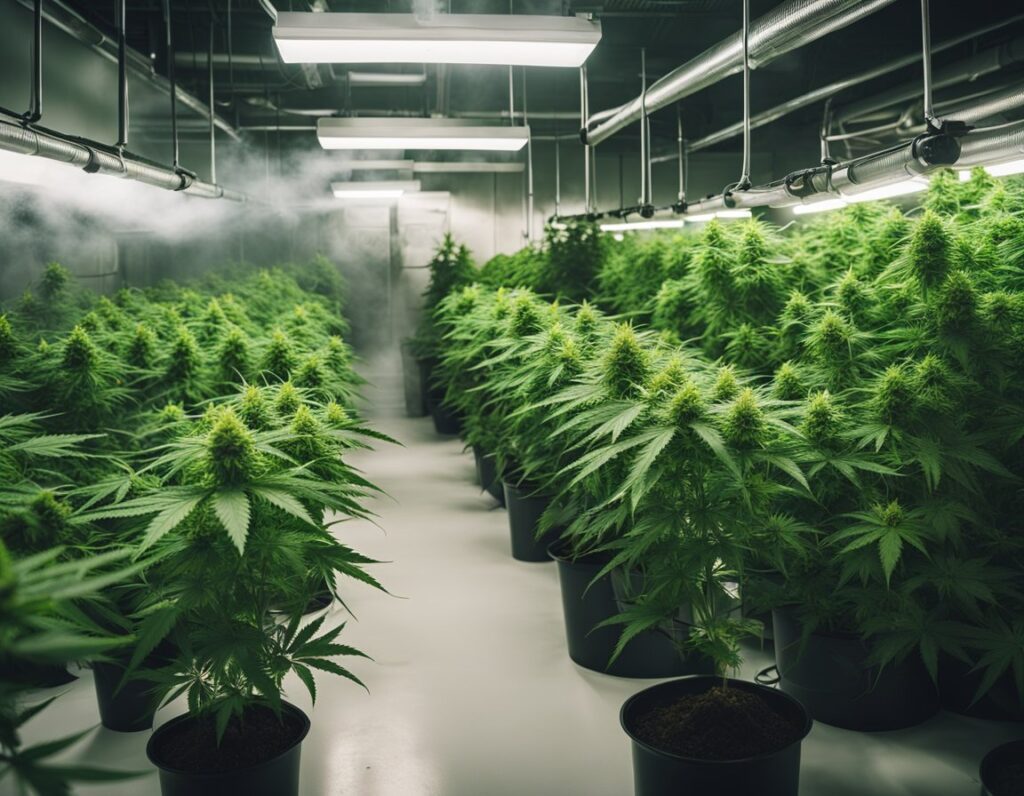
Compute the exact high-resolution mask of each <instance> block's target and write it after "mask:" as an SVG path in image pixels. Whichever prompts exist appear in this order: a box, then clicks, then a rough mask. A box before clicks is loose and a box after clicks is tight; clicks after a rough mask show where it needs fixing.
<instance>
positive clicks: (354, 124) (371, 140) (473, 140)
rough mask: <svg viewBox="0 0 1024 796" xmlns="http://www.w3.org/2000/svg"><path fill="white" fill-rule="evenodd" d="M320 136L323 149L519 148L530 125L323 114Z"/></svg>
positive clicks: (522, 145) (514, 149)
mask: <svg viewBox="0 0 1024 796" xmlns="http://www.w3.org/2000/svg"><path fill="white" fill-rule="evenodd" d="M316 134H317V138H319V139H320V146H322V147H323V148H324V149H390V150H394V149H458V150H480V151H489V152H517V151H518V150H520V149H522V148H523V147H524V146H526V142H527V141H528V140H529V139H530V128H529V127H499V126H497V125H493V126H485V127H481V126H476V125H473V124H472V123H471V122H467V121H466V120H461V119H387V118H384V119H382V118H372V119H363V118H351V119H348V118H346V119H341V118H334V117H327V118H321V119H318V120H317V123H316Z"/></svg>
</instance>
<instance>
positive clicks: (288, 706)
mask: <svg viewBox="0 0 1024 796" xmlns="http://www.w3.org/2000/svg"><path fill="white" fill-rule="evenodd" d="M281 708H282V709H283V710H290V711H291V712H292V713H294V714H295V715H297V716H298V717H299V719H300V720H301V721H302V730H301V731H300V732H299V736H298V738H296V739H295V741H294V742H293V743H292V744H291V745H290V746H289V747H288V748H287V749H283V750H282V751H281V752H280V753H279V754H277V755H275V756H274V757H271V758H270V759H269V760H261V761H260V762H259V763H254V764H253V765H251V766H241V767H239V768H233V769H228V770H225V771H190V770H189V769H187V768H172V767H171V766H167V765H163V764H162V763H161V762H159V761H158V760H157V759H156V754H155V753H154V751H153V749H154V744H155V741H156V739H157V736H159V735H160V733H162V732H164V729H165V728H167V727H171V726H172V725H178V724H183V723H185V722H186V721H189V720H190V719H194V718H195V717H194V716H193V715H192V714H190V713H182V714H181V715H180V716H175V717H174V718H173V719H170V720H169V721H165V722H164V723H163V724H161V725H160V726H159V727H157V728H156V729H154V730H153V734H152V735H150V736H149V740H148V741H147V742H146V758H147V759H148V760H149V762H150V763H152V764H153V765H154V766H156V767H157V768H158V769H159V770H160V771H166V772H168V773H169V774H179V775H181V776H186V777H191V778H194V779H213V778H216V777H223V776H231V775H233V774H236V773H238V772H239V771H255V770H257V769H260V768H263V767H264V766H268V765H270V764H271V763H275V762H277V761H278V760H280V759H281V758H282V757H284V756H285V755H287V754H290V753H291V752H292V751H294V750H295V748H296V747H298V746H301V745H302V742H303V741H305V740H306V736H307V735H309V729H310V727H311V726H312V722H311V721H310V718H309V716H308V715H306V712H305V711H304V710H302V708H299V707H296V706H295V705H293V704H292V703H291V702H287V701H285V700H281Z"/></svg>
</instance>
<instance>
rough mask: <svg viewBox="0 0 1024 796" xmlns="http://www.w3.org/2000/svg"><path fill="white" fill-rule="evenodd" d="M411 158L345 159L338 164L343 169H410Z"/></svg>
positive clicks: (411, 165) (411, 164) (411, 166)
mask: <svg viewBox="0 0 1024 796" xmlns="http://www.w3.org/2000/svg"><path fill="white" fill-rule="evenodd" d="M413 165H414V164H413V162H412V161H411V160H347V161H345V162H344V163H340V164H338V168H339V169H342V170H344V171H412V169H413Z"/></svg>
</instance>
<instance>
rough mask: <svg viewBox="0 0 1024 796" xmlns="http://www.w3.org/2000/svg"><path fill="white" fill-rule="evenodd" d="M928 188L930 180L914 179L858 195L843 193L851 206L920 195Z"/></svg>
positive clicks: (871, 189)
mask: <svg viewBox="0 0 1024 796" xmlns="http://www.w3.org/2000/svg"><path fill="white" fill-rule="evenodd" d="M927 187H928V180H927V179H925V178H923V177H914V178H911V179H909V180H900V181H899V182H891V183H889V184H888V185H882V186H879V187H878V188H869V189H868V190H866V191H860V192H858V193H846V192H845V191H844V192H843V198H844V199H845V200H846V201H847V202H849V203H850V204H856V203H858V202H877V201H879V200H881V199H895V198H896V197H898V196H909V195H910V194H914V193H920V192H921V191H923V190H925V189H926V188H927Z"/></svg>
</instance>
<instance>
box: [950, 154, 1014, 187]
mask: <svg viewBox="0 0 1024 796" xmlns="http://www.w3.org/2000/svg"><path fill="white" fill-rule="evenodd" d="M984 169H985V171H987V172H988V173H989V174H990V175H991V176H993V177H1009V176H1010V175H1011V174H1024V159H1021V160H1008V161H1006V162H1005V163H995V164H992V165H989V166H985V167H984ZM970 179H971V171H970V169H967V170H966V171H961V172H960V182H967V181H968V180H970Z"/></svg>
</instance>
